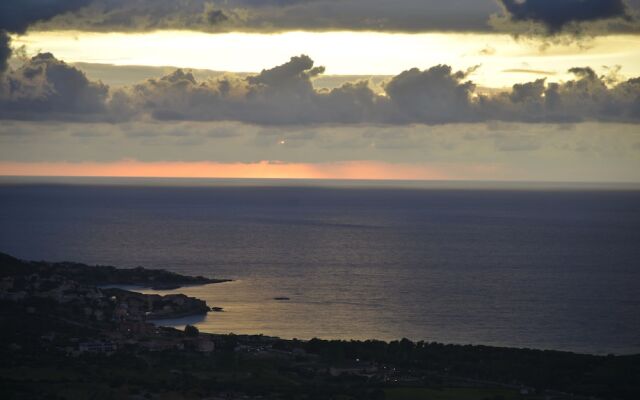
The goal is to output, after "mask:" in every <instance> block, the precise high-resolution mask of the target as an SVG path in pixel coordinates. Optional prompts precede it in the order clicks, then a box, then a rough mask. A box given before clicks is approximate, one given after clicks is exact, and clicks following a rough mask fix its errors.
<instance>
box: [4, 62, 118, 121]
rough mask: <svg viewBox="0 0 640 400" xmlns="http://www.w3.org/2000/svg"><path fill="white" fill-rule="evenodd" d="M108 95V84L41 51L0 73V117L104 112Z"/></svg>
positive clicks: (72, 116) (78, 115)
mask: <svg viewBox="0 0 640 400" xmlns="http://www.w3.org/2000/svg"><path fill="white" fill-rule="evenodd" d="M107 96H108V87H107V86H105V85H103V84H102V83H100V82H92V81H90V80H89V79H87V77H86V76H85V74H84V73H83V72H82V71H80V70H78V69H77V68H74V67H72V66H69V65H68V64H66V63H64V62H63V61H60V60H57V59H56V58H55V57H54V56H53V55H52V54H51V53H42V54H38V55H37V56H35V57H33V58H31V59H30V60H29V61H28V62H26V63H25V64H24V65H23V66H22V67H20V68H19V69H17V70H12V71H9V72H7V73H5V74H4V75H2V76H0V118H4V119H7V118H9V119H50V118H54V119H56V118H61V119H65V120H68V119H80V120H82V119H87V118H92V117H93V116H95V115H96V114H103V113H105V112H106V108H105V105H106V99H107Z"/></svg>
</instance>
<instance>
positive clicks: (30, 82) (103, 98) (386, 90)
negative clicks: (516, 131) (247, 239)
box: [0, 53, 640, 126]
mask: <svg viewBox="0 0 640 400" xmlns="http://www.w3.org/2000/svg"><path fill="white" fill-rule="evenodd" d="M323 71H324V69H323V68H322V67H318V66H315V65H314V62H313V60H312V59H311V58H309V57H308V56H305V55H300V56H296V57H292V58H291V59H290V60H289V61H287V62H285V63H283V64H282V65H278V66H276V67H273V68H270V69H265V70H262V71H261V72H260V73H259V74H255V75H234V74H223V75H220V76H217V77H213V78H210V79H204V80H199V79H197V78H196V77H195V76H194V74H193V73H191V72H190V71H185V70H181V69H178V70H175V71H173V72H171V73H169V74H167V75H165V76H164V77H161V78H157V79H148V80H146V81H143V82H141V83H138V84H135V85H132V86H127V87H122V88H118V89H112V90H109V88H108V87H107V86H106V85H103V84H102V83H100V82H92V81H90V80H89V79H87V77H86V76H85V75H84V73H82V72H81V71H80V70H78V69H77V68H75V67H72V66H69V65H68V64H66V63H64V62H62V61H59V60H57V59H55V58H54V57H53V56H52V55H51V54H49V53H45V54H40V55H37V56H36V57H33V58H32V59H31V60H29V61H28V62H26V63H25V64H24V65H23V66H22V67H21V68H19V69H17V70H15V71H10V72H9V73H7V74H5V76H3V77H2V78H0V105H2V111H0V118H4V119H9V118H14V119H68V120H96V121H98V120H101V121H113V122H117V121H127V120H137V119H155V120H160V121H224V120H227V121H239V122H245V123H253V124H259V125H279V126H283V125H310V124H363V123H374V124H390V125H398V124H400V125H401V124H412V123H423V124H432V125H437V124H446V123H461V122H482V121H492V120H499V121H513V122H580V121H617V122H631V123H639V122H640V79H638V78H635V79H629V80H627V81H621V82H617V81H615V80H611V78H610V77H609V76H608V75H607V76H598V75H597V74H596V73H595V71H594V70H592V69H591V68H589V67H576V68H572V69H571V70H570V72H571V73H573V74H574V76H575V78H574V79H572V80H569V81H566V82H562V83H557V82H547V80H546V79H537V80H534V81H532V82H524V83H519V84H516V85H514V86H513V87H512V88H511V89H510V90H508V91H504V92H498V93H493V94H482V93H478V92H476V85H475V84H474V83H473V82H472V81H471V80H469V78H468V77H469V74H470V72H472V70H467V71H454V70H453V69H452V68H451V67H450V66H447V65H437V66H434V67H431V68H428V69H425V70H420V69H418V68H412V69H409V70H407V71H404V72H402V73H400V74H398V75H397V76H394V77H392V78H390V79H389V80H388V81H387V82H385V83H383V85H382V91H374V90H373V89H372V88H371V87H370V85H369V82H368V81H360V82H348V83H344V84H342V85H340V86H337V87H335V88H332V89H317V88H315V87H314V85H313V80H314V79H316V78H317V77H318V76H320V74H322V73H323Z"/></svg>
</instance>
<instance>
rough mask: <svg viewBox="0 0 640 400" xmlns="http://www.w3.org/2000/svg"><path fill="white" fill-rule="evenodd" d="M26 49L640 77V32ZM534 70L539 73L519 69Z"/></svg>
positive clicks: (380, 70)
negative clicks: (568, 37)
mask: <svg viewBox="0 0 640 400" xmlns="http://www.w3.org/2000/svg"><path fill="white" fill-rule="evenodd" d="M14 44H15V45H17V46H20V45H25V46H26V49H27V52H28V53H29V54H33V53H36V52H38V51H49V52H51V53H53V54H54V55H55V56H56V57H58V58H60V59H63V60H65V61H67V62H91V63H107V64H114V65H145V66H176V67H182V68H198V69H211V70H218V71H230V72H258V71H260V70H262V69H263V68H270V67H272V66H275V65H279V64H282V63H283V62H285V61H287V60H288V59H289V57H291V56H294V55H299V54H307V55H309V56H310V57H311V58H312V59H314V60H315V61H316V65H324V66H325V67H326V68H327V70H326V73H327V74H336V75H395V74H398V73H400V72H402V71H403V70H406V69H409V68H412V67H418V68H421V69H424V68H428V67H430V66H433V65H437V64H449V65H451V66H453V68H454V69H466V68H470V67H472V66H475V65H481V68H479V69H478V70H477V71H476V72H474V73H473V75H472V76H471V79H473V80H474V81H475V82H476V83H478V84H480V85H482V86H487V87H505V86H510V85H512V84H514V83H517V82H523V81H530V80H533V79H536V78H539V77H543V76H547V77H548V78H549V80H550V81H560V80H565V79H568V78H569V77H570V75H568V74H567V70H568V69H569V68H571V67H576V66H581V67H582V66H591V67H593V68H594V69H596V71H599V72H601V73H604V72H605V68H604V66H610V67H612V66H615V65H619V66H621V67H622V70H621V72H620V73H621V75H622V76H624V77H635V76H640V36H633V35H618V36H605V37H598V38H595V39H591V40H590V41H589V42H588V43H587V44H586V46H584V44H583V46H582V47H580V46H578V45H577V44H575V43H573V44H568V45H553V46H551V47H549V48H547V49H546V50H544V51H541V50H540V46H541V44H540V43H539V42H532V41H517V40H515V39H514V38H512V37H511V36H509V35H502V34H447V33H423V34H401V33H393V34H392V33H377V32H324V33H317V32H286V33H279V34H248V33H224V34H209V33H202V32H191V31H159V32H152V33H134V34H131V33H87V32H72V31H56V32H31V33H29V34H27V35H24V36H20V37H16V38H14ZM527 70H528V71H539V73H533V72H526V71H527Z"/></svg>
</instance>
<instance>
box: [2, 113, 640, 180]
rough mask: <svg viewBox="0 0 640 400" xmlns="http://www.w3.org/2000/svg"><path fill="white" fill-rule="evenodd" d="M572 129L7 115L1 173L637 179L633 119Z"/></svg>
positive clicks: (637, 154)
mask: <svg viewBox="0 0 640 400" xmlns="http://www.w3.org/2000/svg"><path fill="white" fill-rule="evenodd" d="M562 126H564V125H562ZM572 127H573V128H572V129H571V130H560V129H558V126H557V125H556V124H523V123H486V124H485V123H464V124H460V123H456V124H443V125H424V124H411V125H401V126H386V125H377V124H358V125H339V126H336V125H331V126H314V127H298V126H287V127H260V126H256V125H253V124H243V123H238V122H226V121H204V122H192V121H170V122H166V121H163V122H159V121H131V122H126V123H119V124H112V123H85V122H51V121H4V122H3V123H2V124H0V173H5V174H6V173H8V172H7V171H9V169H8V167H7V163H11V162H14V163H15V162H18V163H26V164H31V163H43V162H44V163H60V162H68V163H72V164H73V165H70V167H73V168H72V169H70V170H69V172H72V171H75V172H74V173H78V172H84V173H87V170H86V169H83V168H84V166H86V165H87V164H86V163H89V164H91V163H96V162H97V163H114V162H115V163H118V162H119V161H121V160H139V161H140V162H141V163H171V164H178V163H188V164H193V163H196V164H193V165H192V166H193V168H192V169H191V174H198V173H199V172H198V171H199V169H198V165H197V164H198V163H208V162H213V163H225V164H236V163H243V164H248V163H251V164H253V163H259V162H261V161H263V160H266V162H268V163H269V164H273V165H287V164H291V163H294V164H295V163H305V164H307V165H314V164H317V163H321V164H326V163H342V162H354V161H355V162H357V161H371V162H382V163H387V164H412V165H420V164H422V165H433V166H435V165H439V166H440V167H442V171H447V172H449V173H451V174H452V175H453V176H455V177H457V178H460V179H462V178H465V177H468V178H471V176H458V173H457V172H460V171H463V170H464V171H467V172H470V170H471V169H477V168H479V169H480V170H479V171H478V172H479V173H481V175H480V176H477V178H484V179H496V178H498V177H503V178H505V179H539V180H569V181H571V180H587V181H607V180H613V181H629V180H632V181H638V180H639V179H640V178H639V176H638V170H639V168H640V151H638V149H637V148H634V145H636V144H637V143H638V129H637V126H636V125H632V124H616V123H613V124H612V123H578V124H575V125H572ZM492 167H499V169H500V171H501V172H502V173H504V174H506V175H504V176H502V175H496V173H497V171H496V170H495V169H490V168H492ZM45 168H46V167H45V166H42V168H41V171H42V170H43V169H45ZM167 168H168V170H169V169H170V167H167ZM487 169H490V170H487ZM123 170H128V169H126V168H125V169H123ZM52 171H53V170H51V169H49V170H48V171H47V173H52ZM128 171H129V172H130V173H133V172H132V171H131V170H128ZM483 171H484V172H483ZM150 172H153V173H157V170H152V171H150ZM231 172H233V171H231Z"/></svg>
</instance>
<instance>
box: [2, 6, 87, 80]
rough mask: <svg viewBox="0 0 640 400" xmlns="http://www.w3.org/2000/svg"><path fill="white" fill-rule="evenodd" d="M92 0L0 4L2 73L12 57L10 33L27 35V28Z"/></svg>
mask: <svg viewBox="0 0 640 400" xmlns="http://www.w3.org/2000/svg"><path fill="white" fill-rule="evenodd" d="M89 3H91V0H20V1H11V0H6V1H2V2H0V73H2V72H4V71H5V70H6V69H7V60H8V59H9V57H10V56H11V39H10V38H9V35H8V33H19V34H21V33H25V32H26V30H27V28H28V27H29V26H30V25H32V24H34V23H36V22H38V21H46V20H49V19H51V18H53V17H55V16H56V15H59V14H64V13H66V12H69V11H73V10H77V9H79V8H82V7H84V6H86V5H88V4H89Z"/></svg>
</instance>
